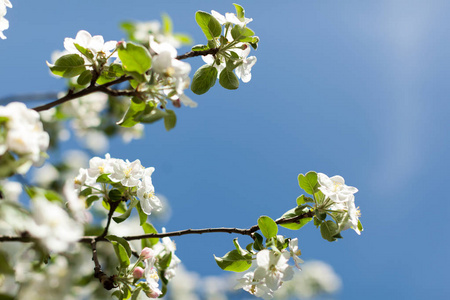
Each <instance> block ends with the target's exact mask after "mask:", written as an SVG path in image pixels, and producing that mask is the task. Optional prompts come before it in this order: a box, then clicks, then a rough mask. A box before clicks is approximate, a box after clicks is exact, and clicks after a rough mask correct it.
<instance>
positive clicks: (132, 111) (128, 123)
mask: <svg viewBox="0 0 450 300" xmlns="http://www.w3.org/2000/svg"><path fill="white" fill-rule="evenodd" d="M145 106H146V105H145V102H143V101H141V102H138V101H136V100H134V98H133V99H131V103H130V107H128V110H127V112H126V113H125V114H124V115H123V117H122V119H121V120H120V121H119V122H117V123H116V124H117V125H120V126H122V127H133V126H134V125H136V124H138V123H139V120H138V119H137V118H136V116H137V115H138V114H139V113H140V112H141V111H143V110H144V109H145Z"/></svg>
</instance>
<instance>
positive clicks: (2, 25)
mask: <svg viewBox="0 0 450 300" xmlns="http://www.w3.org/2000/svg"><path fill="white" fill-rule="evenodd" d="M6 7H9V8H11V7H12V4H11V2H10V1H9V0H0V38H1V39H3V40H4V39H6V36H5V35H4V34H3V30H6V29H8V28H9V22H8V20H6V19H5V15H6Z"/></svg>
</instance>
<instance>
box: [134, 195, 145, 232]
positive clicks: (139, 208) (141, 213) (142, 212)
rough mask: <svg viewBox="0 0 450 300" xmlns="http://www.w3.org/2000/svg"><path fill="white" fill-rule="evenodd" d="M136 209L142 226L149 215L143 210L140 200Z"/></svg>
mask: <svg viewBox="0 0 450 300" xmlns="http://www.w3.org/2000/svg"><path fill="white" fill-rule="evenodd" d="M136 209H137V211H138V214H139V225H141V226H142V225H143V224H144V223H145V222H147V219H148V215H147V214H146V213H145V212H144V211H143V210H142V208H141V203H140V202H139V205H136ZM144 230H145V229H144Z"/></svg>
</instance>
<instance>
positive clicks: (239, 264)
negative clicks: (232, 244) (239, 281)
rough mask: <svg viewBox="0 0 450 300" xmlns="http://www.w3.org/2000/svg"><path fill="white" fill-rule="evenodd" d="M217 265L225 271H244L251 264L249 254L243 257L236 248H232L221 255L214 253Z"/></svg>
mask: <svg viewBox="0 0 450 300" xmlns="http://www.w3.org/2000/svg"><path fill="white" fill-rule="evenodd" d="M214 259H215V260H216V263H217V265H218V266H219V267H220V268H221V269H222V270H225V271H232V272H244V271H246V270H248V269H249V268H250V267H251V265H252V259H251V255H250V257H245V256H243V255H241V254H240V253H239V251H238V250H232V251H230V252H228V253H227V254H225V256H223V257H217V256H215V255H214Z"/></svg>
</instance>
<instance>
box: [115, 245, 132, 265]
mask: <svg viewBox="0 0 450 300" xmlns="http://www.w3.org/2000/svg"><path fill="white" fill-rule="evenodd" d="M111 243H112V245H113V248H114V252H115V253H116V256H117V259H118V260H119V264H120V267H121V268H126V267H128V266H129V265H130V258H129V256H128V255H127V251H126V249H125V247H123V246H122V244H120V243H118V242H111Z"/></svg>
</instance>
